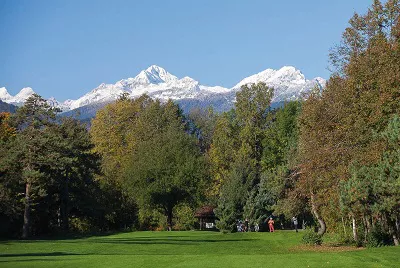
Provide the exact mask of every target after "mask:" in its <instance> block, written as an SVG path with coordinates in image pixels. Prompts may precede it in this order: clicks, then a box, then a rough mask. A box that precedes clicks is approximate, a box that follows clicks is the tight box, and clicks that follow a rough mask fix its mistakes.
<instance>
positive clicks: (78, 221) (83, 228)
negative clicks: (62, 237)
mask: <svg viewBox="0 0 400 268" xmlns="http://www.w3.org/2000/svg"><path fill="white" fill-rule="evenodd" d="M92 228H93V225H92V224H91V223H90V221H89V220H88V219H87V218H75V217H72V218H71V231H73V232H75V233H79V234H87V233H90V232H91V231H93V229H92Z"/></svg>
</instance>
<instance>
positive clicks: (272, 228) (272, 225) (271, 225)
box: [268, 217, 275, 233]
mask: <svg viewBox="0 0 400 268" xmlns="http://www.w3.org/2000/svg"><path fill="white" fill-rule="evenodd" d="M274 223H275V222H274V220H273V219H272V217H271V218H269V221H268V226H269V232H270V233H272V232H274V231H275V230H274Z"/></svg>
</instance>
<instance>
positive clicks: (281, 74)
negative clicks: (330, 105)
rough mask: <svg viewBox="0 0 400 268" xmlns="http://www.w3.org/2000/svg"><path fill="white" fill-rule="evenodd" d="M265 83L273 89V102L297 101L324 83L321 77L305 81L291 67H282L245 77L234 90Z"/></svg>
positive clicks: (323, 85)
mask: <svg viewBox="0 0 400 268" xmlns="http://www.w3.org/2000/svg"><path fill="white" fill-rule="evenodd" d="M258 82H265V83H266V84H267V85H268V86H270V87H273V88H274V89H275V92H274V97H273V99H272V101H273V102H280V101H285V100H293V99H297V98H299V97H300V96H301V94H303V93H306V92H308V91H310V90H311V89H313V88H314V87H315V86H318V87H319V88H323V87H325V84H326V81H325V80H324V79H323V78H321V77H316V78H314V79H312V80H307V79H306V78H305V77H304V75H303V74H302V73H301V72H300V71H299V70H297V69H296V68H294V67H292V66H284V67H282V68H281V69H279V70H273V69H266V70H264V71H262V72H260V73H258V74H255V75H252V76H249V77H246V78H245V79H243V80H242V81H240V82H239V83H238V84H237V85H236V86H234V87H233V89H234V90H240V87H241V86H243V85H245V84H252V83H258Z"/></svg>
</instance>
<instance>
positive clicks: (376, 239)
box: [366, 224, 393, 248]
mask: <svg viewBox="0 0 400 268" xmlns="http://www.w3.org/2000/svg"><path fill="white" fill-rule="evenodd" d="M391 245H393V239H392V238H391V236H390V234H389V233H388V232H387V231H386V230H385V229H384V228H382V226H381V225H379V224H378V225H377V226H375V227H374V228H372V230H371V232H369V233H368V234H367V237H366V246H367V247H369V248H376V247H382V246H391Z"/></svg>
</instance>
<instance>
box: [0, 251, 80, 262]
mask: <svg viewBox="0 0 400 268" xmlns="http://www.w3.org/2000/svg"><path fill="white" fill-rule="evenodd" d="M73 255H87V254H80V253H70V252H37V253H15V254H11V253H10V254H1V253H0V261H1V258H5V257H8V258H9V257H58V256H73Z"/></svg>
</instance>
